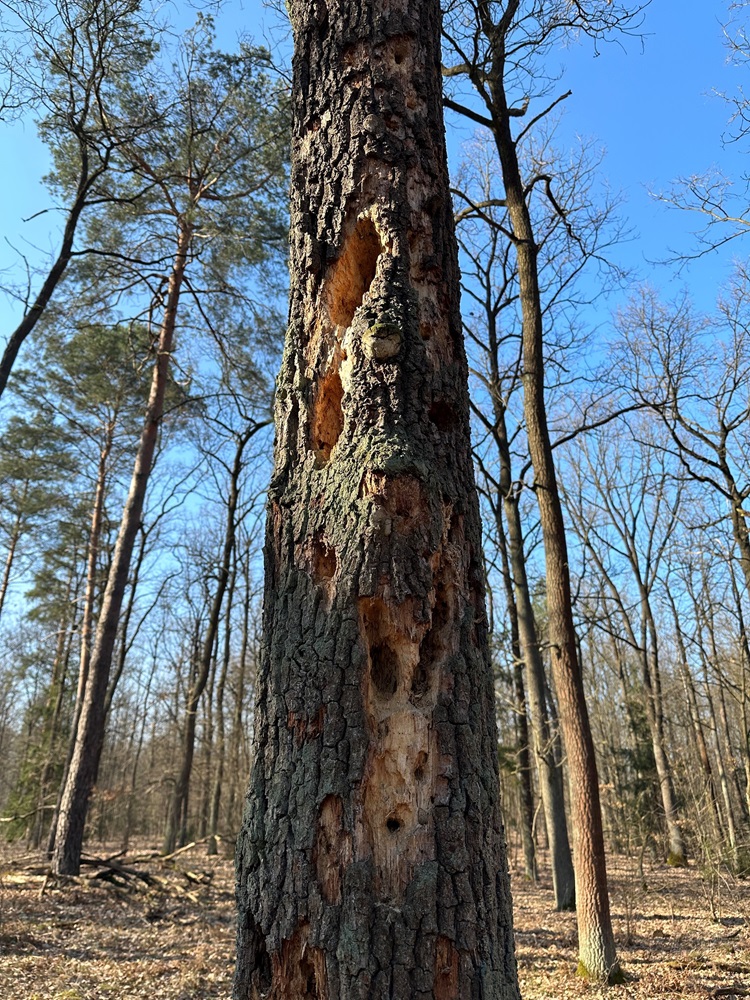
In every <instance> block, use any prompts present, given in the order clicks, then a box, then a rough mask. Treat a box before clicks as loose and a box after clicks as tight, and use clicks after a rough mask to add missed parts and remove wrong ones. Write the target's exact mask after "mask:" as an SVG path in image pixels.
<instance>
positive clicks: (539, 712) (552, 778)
mask: <svg viewBox="0 0 750 1000" xmlns="http://www.w3.org/2000/svg"><path fill="white" fill-rule="evenodd" d="M495 426H496V433H495V440H496V443H497V446H498V455H499V458H500V469H501V472H500V484H501V491H502V494H503V511H504V513H505V523H506V525H507V531H508V557H509V563H510V572H511V577H512V580H513V588H514V596H515V604H516V610H517V614H518V637H519V643H520V647H521V654H522V656H523V661H524V665H525V670H526V693H527V696H528V699H529V714H530V716H531V727H532V732H533V735H534V756H535V757H536V762H537V768H538V771H539V790H540V794H541V798H542V807H543V808H544V819H545V824H546V827H547V839H548V841H549V849H550V862H551V865H552V884H553V887H554V893H555V909H557V910H573V909H575V899H576V895H575V872H574V871H573V859H572V857H571V852H570V841H569V840H568V825H567V820H566V817H565V795H564V791H563V774H562V768H561V766H560V764H559V762H558V760H557V758H556V755H555V744H556V742H557V741H556V738H555V735H554V734H553V732H552V731H551V730H550V726H549V721H548V717H547V708H546V699H545V685H546V680H545V676H544V661H543V660H542V653H541V650H540V647H539V636H538V633H537V627H536V622H535V620H534V608H533V605H532V601H531V591H530V589H529V581H528V577H527V575H526V557H525V554H524V546H523V528H522V525H521V514H520V511H519V509H518V496H517V492H516V488H515V487H514V485H513V479H512V472H511V460H510V447H509V444H508V437H507V432H506V428H505V413H504V412H503V410H502V409H501V407H500V405H499V402H498V401H496V403H495Z"/></svg>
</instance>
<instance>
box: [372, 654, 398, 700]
mask: <svg viewBox="0 0 750 1000" xmlns="http://www.w3.org/2000/svg"><path fill="white" fill-rule="evenodd" d="M370 676H371V677H372V683H373V684H374V685H375V689H376V690H377V692H378V694H380V695H383V696H384V697H386V698H390V697H392V696H393V695H394V694H395V693H396V688H397V687H398V660H397V658H396V654H395V653H394V652H393V650H392V649H391V647H390V646H389V645H388V643H387V642H382V643H376V644H375V645H374V646H371V647H370Z"/></svg>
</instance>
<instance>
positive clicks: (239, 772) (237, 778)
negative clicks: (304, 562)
mask: <svg viewBox="0 0 750 1000" xmlns="http://www.w3.org/2000/svg"><path fill="white" fill-rule="evenodd" d="M241 546H242V543H241V542H240V545H239V546H238V547H241ZM236 559H237V551H236V549H235V560H236ZM242 578H243V584H244V594H243V598H242V643H241V645H240V655H239V661H238V663H237V678H236V680H235V682H234V685H233V689H234V710H233V712H232V732H231V736H230V739H229V763H230V776H229V793H228V795H227V816H228V817H229V823H230V828H231V829H235V827H234V816H235V803H236V801H237V800H238V799H239V798H240V796H241V795H243V794H244V783H246V782H247V778H248V775H247V773H246V768H244V767H241V766H240V761H241V747H242V745H243V741H244V738H245V734H244V732H243V726H242V720H243V716H244V707H245V689H246V683H247V666H248V648H249V645H250V607H251V605H252V582H251V574H250V559H249V555H247V554H246V556H245V558H244V559H243V562H242ZM239 782H243V786H242V788H240V785H239Z"/></svg>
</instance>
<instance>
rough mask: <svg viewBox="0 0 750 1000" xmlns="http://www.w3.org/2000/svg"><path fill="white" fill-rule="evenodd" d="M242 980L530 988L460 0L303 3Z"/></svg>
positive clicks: (294, 998)
mask: <svg viewBox="0 0 750 1000" xmlns="http://www.w3.org/2000/svg"><path fill="white" fill-rule="evenodd" d="M289 7H290V11H291V17H292V25H293V28H294V33H295V47H296V51H295V62H294V87H293V103H294V132H293V180H292V260H291V274H292V291H291V307H290V324H289V331H288V337H287V344H286V350H285V356H284V361H283V365H282V371H281V374H280V378H279V383H278V392H277V414H276V416H277V450H276V468H275V472H274V477H273V480H272V484H271V488H270V494H269V511H268V522H267V536H266V590H265V609H264V648H263V654H262V663H261V670H260V678H259V693H258V702H257V707H256V734H255V764H254V768H253V774H252V778H251V784H250V792H249V801H248V806H247V810H246V814H245V820H244V824H243V828H242V832H241V836H240V839H239V843H238V872H237V879H238V906H239V922H238V962H237V974H236V980H235V997H236V998H238V1000H249V998H254V1000H255V998H260V997H272V998H274V1000H281V998H284V1000H301V998H308V1000H312V998H315V1000H344V998H346V1000H360V998H361V1000H365V998H366V1000H381V998H383V1000H384V998H386V997H387V998H391V997H404V998H406V997H409V998H428V997H429V998H438V1000H449V998H452V1000H458V998H459V997H460V998H462V1000H463V998H467V1000H468V998H474V1000H479V998H480V997H481V998H484V1000H490V998H492V1000H517V998H518V996H519V994H518V987H517V981H516V969H515V959H514V955H513V936H512V926H511V923H512V920H511V908H510V895H509V884H508V875H507V866H506V858H505V847H504V836H503V830H502V825H501V820H500V813H499V791H498V776H497V737H496V731H495V717H494V691H493V682H492V672H491V667H490V662H489V651H488V642H487V622H486V617H485V610H484V592H483V583H482V567H481V553H480V545H481V536H480V528H479V515H478V505H477V501H476V494H475V491H474V487H473V472H472V465H471V457H470V450H469V420H468V400H467V369H466V361H465V357H464V352H463V345H462V340H461V321H460V315H459V311H458V269H457V263H456V248H455V240H454V235H453V226H452V213H451V201H450V196H449V192H448V178H447V168H446V158H445V145H444V132H443V123H442V112H441V86H440V83H441V81H440V23H439V18H440V13H439V4H438V2H437V0H392V2H390V3H388V4H382V5H381V4H372V3H370V2H366V0H354V2H350V3H346V4H344V3H342V2H341V0H329V2H328V3H327V4H325V3H323V2H320V3H317V4H310V3H307V2H303V0H291V2H290V4H289Z"/></svg>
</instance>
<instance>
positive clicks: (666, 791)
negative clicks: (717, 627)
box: [641, 588, 687, 867]
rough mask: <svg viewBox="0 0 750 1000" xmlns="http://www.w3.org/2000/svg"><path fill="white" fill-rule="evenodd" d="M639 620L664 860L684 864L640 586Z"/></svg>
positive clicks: (655, 660)
mask: <svg viewBox="0 0 750 1000" xmlns="http://www.w3.org/2000/svg"><path fill="white" fill-rule="evenodd" d="M641 622H642V626H641V659H642V662H643V687H644V690H645V694H646V718H647V719H648V725H649V729H650V731H651V745H652V746H653V749H654V762H655V764H656V776H657V778H658V780H659V792H660V795H661V802H662V808H663V809H664V820H665V822H666V826H667V837H668V839H669V851H668V853H667V864H669V865H672V866H675V867H683V866H684V865H685V864H686V863H687V862H686V855H685V842H684V839H683V836H682V830H680V825H679V822H678V819H677V803H676V800H675V792H674V782H673V780H672V767H671V764H670V762H669V758H668V756H667V749H666V743H665V737H664V706H663V701H662V696H661V675H660V671H659V653H658V649H659V647H658V637H657V632H656V623H655V622H654V618H653V614H652V612H651V602H650V600H649V597H648V594H647V593H646V592H645V590H644V589H643V588H642V590H641Z"/></svg>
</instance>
